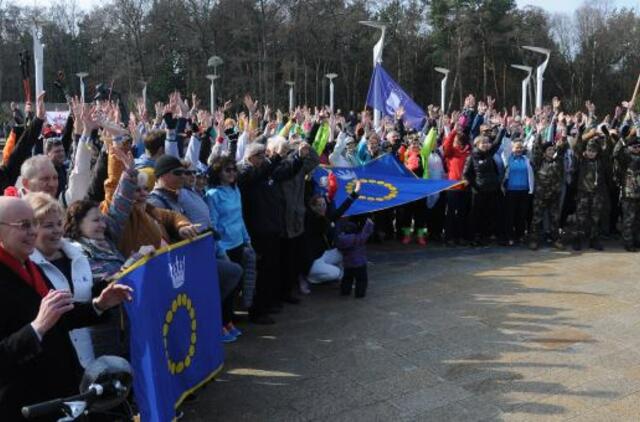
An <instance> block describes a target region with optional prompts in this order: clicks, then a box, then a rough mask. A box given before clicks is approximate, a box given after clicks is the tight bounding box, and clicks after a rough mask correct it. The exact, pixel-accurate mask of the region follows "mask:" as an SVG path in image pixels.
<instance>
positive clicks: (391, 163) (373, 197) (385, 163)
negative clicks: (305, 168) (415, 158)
mask: <svg viewBox="0 0 640 422" xmlns="http://www.w3.org/2000/svg"><path fill="white" fill-rule="evenodd" d="M329 172H332V173H333V174H334V175H335V176H336V180H337V182H338V189H337V191H336V196H335V203H336V206H340V204H342V202H344V200H345V199H347V196H348V195H349V194H350V193H351V192H352V191H353V188H354V187H355V183H356V180H359V181H360V185H361V187H360V196H359V197H358V200H357V201H355V202H354V203H353V205H351V207H350V208H349V209H348V210H347V212H346V213H345V214H344V215H345V216H350V215H358V214H366V213H370V212H374V211H380V210H383V209H386V208H391V207H397V206H398V205H402V204H406V203H408V202H413V201H416V200H418V199H421V198H425V197H427V196H429V195H433V194H436V193H438V192H441V191H443V190H446V189H449V188H451V187H452V186H454V185H456V184H458V183H460V182H459V181H457V180H445V179H443V180H430V179H420V178H418V177H416V176H415V175H414V174H413V173H411V172H410V171H409V170H408V169H407V168H406V167H405V166H404V165H403V164H402V163H400V162H399V161H398V160H397V159H396V158H395V157H394V156H393V155H391V154H385V155H383V156H381V157H380V158H377V159H375V160H373V161H370V162H369V163H367V164H365V165H364V166H359V167H326V168H324V167H319V168H318V169H316V171H315V172H314V173H313V179H314V180H315V181H316V183H317V184H318V185H319V186H321V185H323V183H321V180H320V179H321V178H323V177H327V176H328V175H329Z"/></svg>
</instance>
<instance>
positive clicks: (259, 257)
mask: <svg viewBox="0 0 640 422" xmlns="http://www.w3.org/2000/svg"><path fill="white" fill-rule="evenodd" d="M251 243H252V245H253V249H254V250H255V251H256V271H257V273H258V276H257V278H256V291H255V296H254V299H253V306H252V307H251V309H250V310H249V313H250V314H251V315H261V314H265V313H266V312H267V309H268V308H269V307H271V306H273V305H275V304H277V303H278V302H279V301H280V289H281V282H280V280H281V271H280V261H281V259H282V256H281V255H282V254H281V245H282V242H281V239H280V237H279V236H278V235H257V236H256V235H253V236H252V237H251Z"/></svg>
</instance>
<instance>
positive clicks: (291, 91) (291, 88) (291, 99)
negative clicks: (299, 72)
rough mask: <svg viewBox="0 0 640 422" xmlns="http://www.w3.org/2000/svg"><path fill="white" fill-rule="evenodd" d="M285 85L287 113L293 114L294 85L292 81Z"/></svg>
mask: <svg viewBox="0 0 640 422" xmlns="http://www.w3.org/2000/svg"><path fill="white" fill-rule="evenodd" d="M285 84H287V85H289V113H293V107H294V99H293V87H294V86H295V85H296V83H295V82H294V81H286V82H285Z"/></svg>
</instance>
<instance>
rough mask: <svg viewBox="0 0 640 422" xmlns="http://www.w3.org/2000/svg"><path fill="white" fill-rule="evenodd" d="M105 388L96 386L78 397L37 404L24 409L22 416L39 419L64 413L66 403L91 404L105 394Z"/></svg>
mask: <svg viewBox="0 0 640 422" xmlns="http://www.w3.org/2000/svg"><path fill="white" fill-rule="evenodd" d="M103 390H104V389H103V386H102V385H99V384H96V385H93V386H91V387H90V389H89V391H87V392H86V393H83V394H78V395H76V396H71V397H66V398H62V399H53V400H49V401H45V402H42V403H36V404H33V405H31V406H24V407H23V408H22V416H24V417H25V418H26V419H31V418H37V417H40V416H45V415H50V414H52V413H55V412H56V411H58V412H62V411H63V410H64V409H65V407H66V406H67V405H66V404H65V403H68V402H74V401H81V402H87V403H89V402H90V401H91V400H92V399H95V398H96V397H98V396H100V395H101V394H102V392H103Z"/></svg>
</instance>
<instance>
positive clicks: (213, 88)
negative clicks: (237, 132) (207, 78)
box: [209, 79, 216, 115]
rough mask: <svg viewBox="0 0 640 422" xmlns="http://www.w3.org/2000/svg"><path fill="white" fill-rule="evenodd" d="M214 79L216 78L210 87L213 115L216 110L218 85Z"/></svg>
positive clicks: (212, 80)
mask: <svg viewBox="0 0 640 422" xmlns="http://www.w3.org/2000/svg"><path fill="white" fill-rule="evenodd" d="M214 81H215V79H211V88H210V89H209V91H210V92H209V94H211V100H210V101H211V115H213V114H214V113H215V112H216V85H215V83H214Z"/></svg>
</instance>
